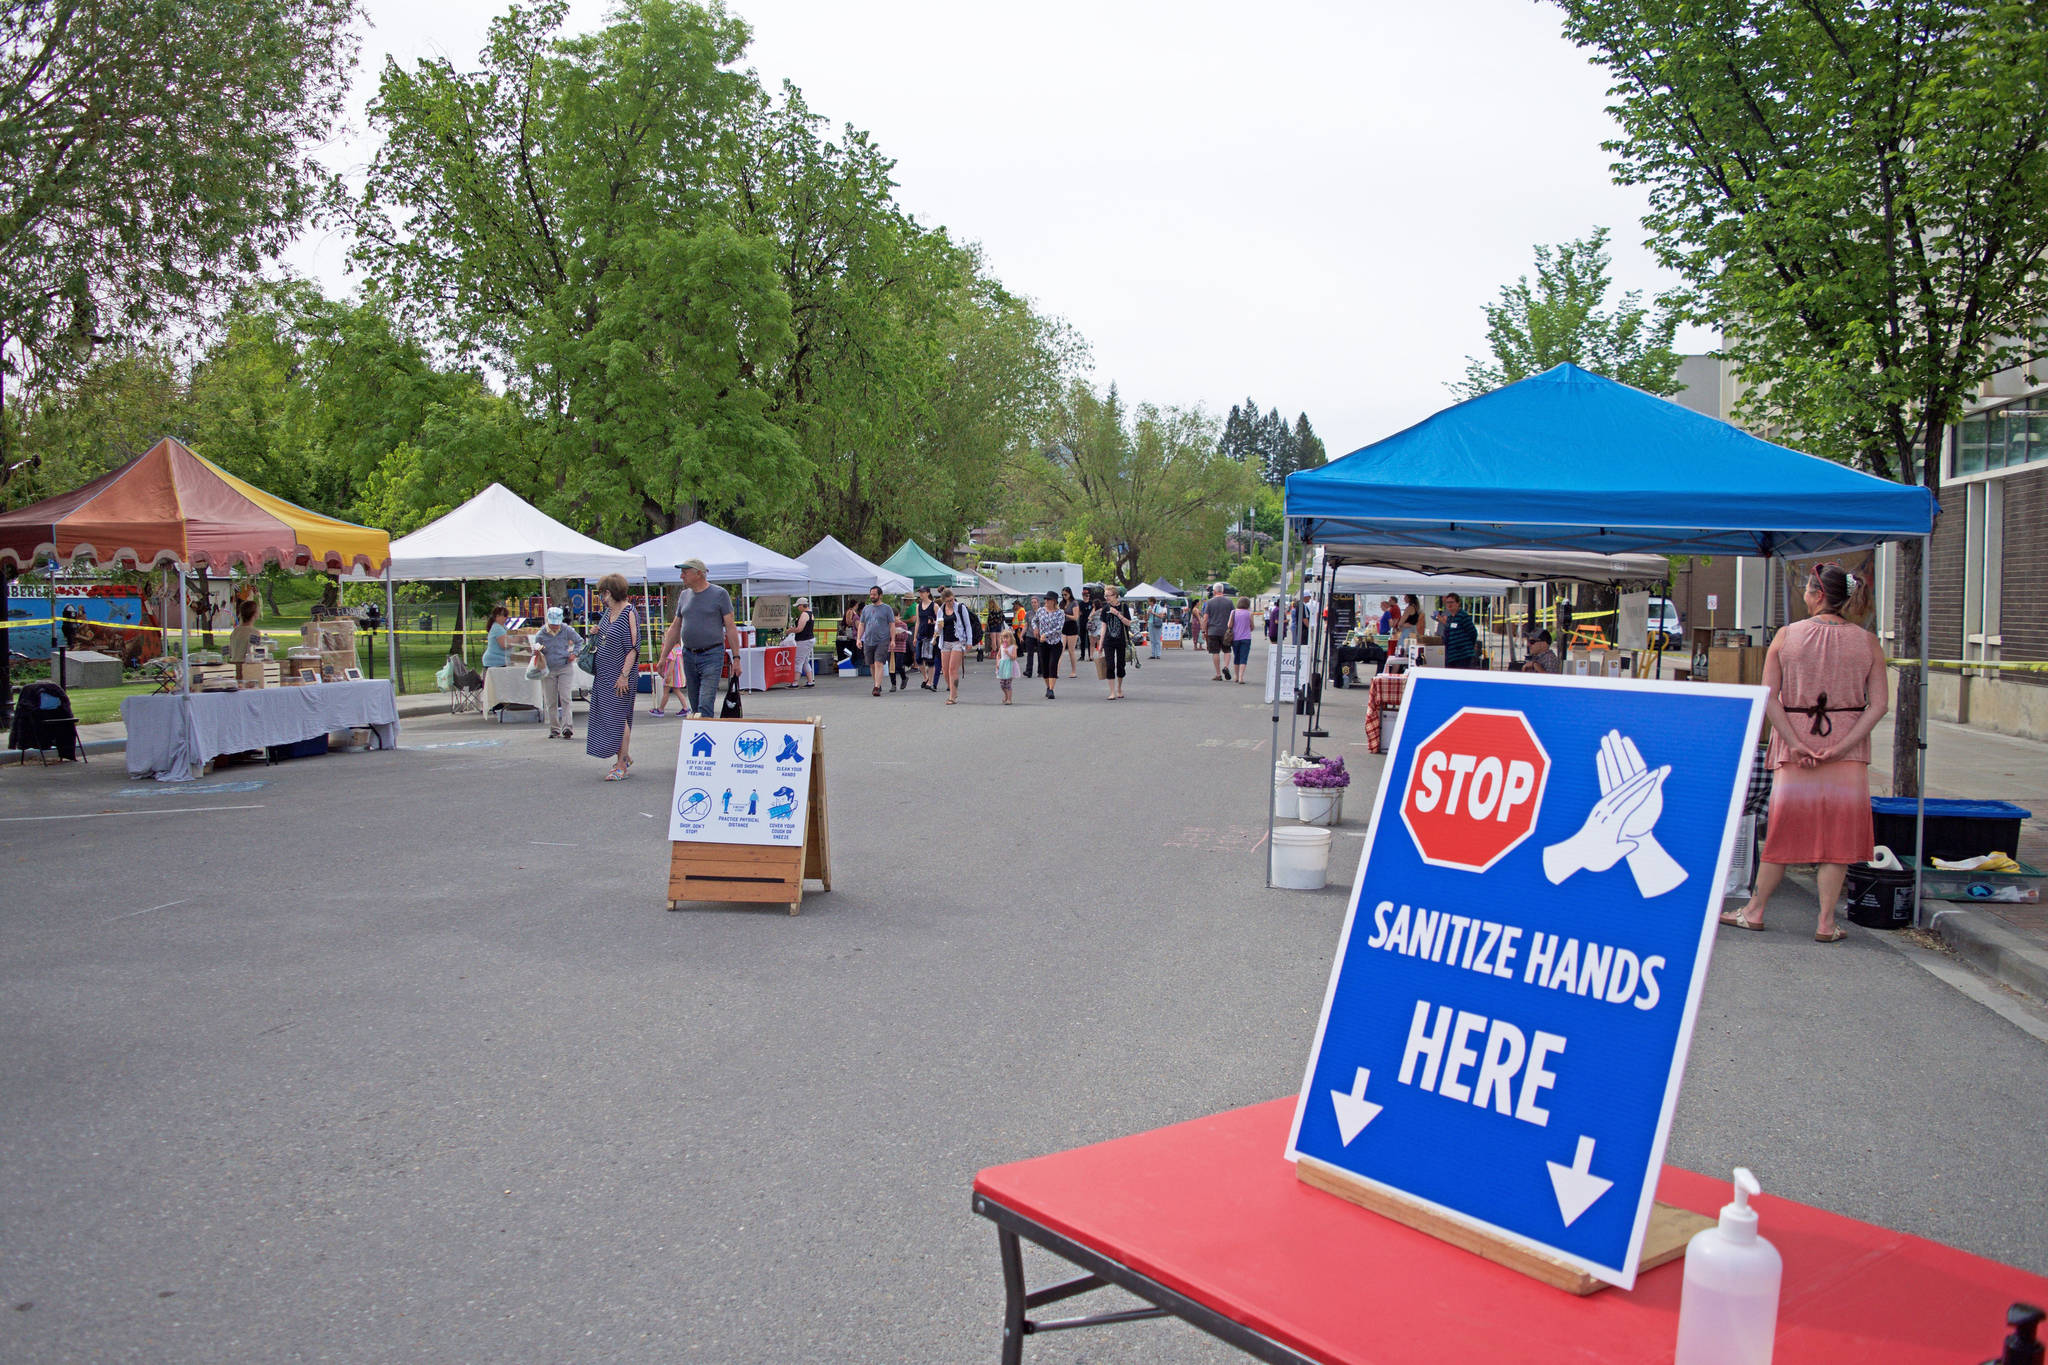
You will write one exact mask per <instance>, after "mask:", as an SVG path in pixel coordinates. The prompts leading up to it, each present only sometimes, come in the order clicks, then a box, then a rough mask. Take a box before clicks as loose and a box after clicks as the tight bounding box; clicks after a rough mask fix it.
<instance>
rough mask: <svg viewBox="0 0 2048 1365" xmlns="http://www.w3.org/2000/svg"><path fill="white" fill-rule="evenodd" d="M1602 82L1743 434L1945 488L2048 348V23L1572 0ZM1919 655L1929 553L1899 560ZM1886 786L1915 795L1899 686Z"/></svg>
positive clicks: (1707, 1)
mask: <svg viewBox="0 0 2048 1365" xmlns="http://www.w3.org/2000/svg"><path fill="white" fill-rule="evenodd" d="M1562 8H1563V10H1564V13H1565V16H1566V18H1565V32H1566V34H1567V35H1568V36H1569V37H1570V38H1571V39H1572V40H1573V41H1575V42H1577V43H1579V44H1581V45H1583V46H1585V47H1588V48H1590V49H1591V50H1592V51H1593V53H1594V55H1595V59H1596V60H1597V61H1598V62H1600V63H1602V64H1603V65H1605V66H1606V67H1607V69H1608V70H1609V71H1610V72H1611V73H1612V74H1613V77H1614V81H1615V84H1614V86H1613V92H1612V93H1613V96H1614V104H1613V106H1612V111H1613V113H1614V114H1615V116H1616V118H1617V119H1619V121H1620V124H1621V127H1622V130H1623V133H1624V137H1623V138H1622V139H1621V140H1619V141H1616V142H1614V143H1611V144H1609V149H1610V150H1611V151H1613V152H1614V153H1615V154H1616V157H1617V161H1616V164H1615V171H1616V176H1617V178H1618V179H1619V180H1620V181H1622V182H1623V183H1625V184H1631V185H1641V186H1644V187H1646V188H1647V190H1648V192H1649V197H1650V212H1649V216H1648V217H1647V218H1646V219H1645V220H1644V225H1645V226H1646V227H1647V228H1648V229H1649V230H1650V232H1651V233H1652V236H1653V244H1654V245H1655V247H1656V249H1657V251H1658V254H1659V256H1660V257H1661V258H1662V260H1663V261H1664V263H1665V264H1666V265H1667V266H1669V267H1671V268H1672V269H1674V270H1676V271H1678V272H1679V273H1680V274H1681V275H1682V276H1683V278H1684V279H1685V281H1686V282H1687V285H1688V287H1689V289H1690V291H1691V298H1690V301H1689V307H1690V308H1691V310H1692V311H1693V313H1694V314H1695V315H1696V316H1697V317H1698V318H1700V319H1701V320H1703V321H1714V322H1718V323H1720V324H1721V325H1722V326H1723V327H1724V328H1725V329H1726V330H1727V343H1726V345H1727V351H1728V354H1729V356H1730V357H1731V358H1732V359H1733V361H1734V363H1735V368H1736V371H1737V374H1738V375H1739V376H1740V377H1741V379H1742V380H1743V381H1744V382H1745V383H1746V384H1747V385H1749V392H1748V395H1747V397H1746V398H1745V400H1744V406H1745V410H1746V411H1747V413H1748V414H1749V415H1750V417H1751V418H1752V419H1753V420H1755V421H1757V422H1760V423H1767V424H1771V425H1775V426H1776V427H1777V428H1778V429H1780V430H1781V431H1783V432H1785V433H1786V435H1787V436H1788V437H1789V439H1791V440H1793V441H1796V442H1798V443H1800V444H1802V445H1804V446H1806V447H1807V448H1808V449H1811V450H1813V451H1815V452H1816V453H1819V454H1824V455H1829V456H1831V457H1833V458H1836V459H1839V460H1843V461H1846V462H1848V463H1851V464H1854V465H1856V466H1858V467H1860V468H1863V469H1867V470H1870V471H1873V472H1875V473H1879V474H1882V475H1884V476H1885V477H1888V478H1893V479H1898V480H1901V481H1904V482H1909V483H1910V482H1916V481H1917V482H1920V483H1924V484H1925V485H1926V486H1927V487H1929V488H1931V489H1937V490H1938V488H1939V484H1940V461H1939V459H1938V458H1923V456H1924V455H1925V454H1926V452H1938V451H1939V450H1940V449H1941V446H1942V441H1943V435H1944V432H1945V429H1946V427H1947V425H1948V424H1949V423H1950V422H1951V421H1953V420H1954V419H1955V418H1956V417H1957V416H1959V415H1960V412H1961V410H1962V408H1963V407H1964V405H1965V404H1966V403H1967V402H1968V400H1969V399H1970V398H1971V397H1972V396H1974V395H1975V394H1976V393H1977V392H1978V391H1979V386H1980V385H1981V384H1982V383H1983V382H1984V381H1985V380H1986V379H1987V378H1989V377H1990V376H1991V375H1993V374H1995V373H1996V372H1998V371H1999V370H2001V369H2004V368H2007V367H2009V366H2011V365H2013V364H2015V363H2016V362H2018V361H2021V360H2025V359H2029V358H2031V357H2033V356H2035V355H2038V354H2040V353H2041V351H2042V348H2043V345H2044V343H2048V335H2044V320H2048V104H2044V103H2043V101H2042V98H2041V92H2042V90H2043V89H2048V13H2044V12H2043V11H2042V9H2041V8H2040V7H2039V6H2038V5H2033V4H2029V3H2010V2H2008V0H1989V2H1982V3H1954V2H1952V0H1879V2H1877V3H1862V2H1861V0H1797V2H1796V3H1795V0H1758V2H1757V3H1752V4H1746V5H1742V6H1737V7H1731V6H1727V5H1723V4H1720V3H1715V2H1713V0H1627V3H1621V0H1567V3H1564V4H1563V5H1562ZM1900 550H1901V554H1900V556H1899V559H1900V570H1901V572H1900V574H1899V579H1900V582H1901V583H1902V585H1905V590H1904V591H1902V593H1901V594H1900V598H1899V602H1898V612H1897V615H1896V618H1895V620H1896V623H1897V626H1898V638H1899V640H1901V641H1902V642H1907V643H1908V644H1912V643H1915V642H1917V641H1918V639H1919V631H1920V609H1919V598H1918V594H1917V591H1915V589H1914V586H1913V585H1917V583H1918V581H1919V576H1920V554H1921V545H1920V542H1918V541H1908V542H1905V543H1904V544H1903V545H1901V546H1900ZM1898 693H1899V696H1898V725H1897V726H1896V727H1895V728H1896V732H1897V738H1896V740H1895V743H1894V747H1893V755H1892V772H1893V775H1894V776H1893V785H1894V789H1895V790H1896V791H1897V792H1899V793H1900V794H1902V795H1909V794H1912V793H1913V792H1916V791H1918V790H1919V781H1920V765H1919V754H1918V751H1917V749H1916V748H1915V747H1914V736H1915V734H1916V732H1917V729H1918V722H1919V714H1920V707H1921V701H1922V699H1921V697H1920V693H1919V680H1918V677H1917V675H1916V674H1915V673H1914V672H1913V671H1912V670H1901V672H1900V674H1899V678H1898Z"/></svg>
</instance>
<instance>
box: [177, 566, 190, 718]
mask: <svg viewBox="0 0 2048 1365" xmlns="http://www.w3.org/2000/svg"><path fill="white" fill-rule="evenodd" d="M178 655H179V658H178V666H179V671H180V672H181V673H182V675H183V676H184V679H185V695H186V696H188V697H189V696H191V695H192V595H191V594H190V593H188V592H187V591H186V590H185V566H184V565H183V564H180V565H178Z"/></svg>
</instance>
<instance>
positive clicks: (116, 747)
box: [0, 739, 128, 766]
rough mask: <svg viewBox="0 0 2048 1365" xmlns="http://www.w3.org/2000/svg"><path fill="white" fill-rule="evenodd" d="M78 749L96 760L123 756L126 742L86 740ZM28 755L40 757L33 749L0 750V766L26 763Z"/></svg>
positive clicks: (123, 740) (117, 740)
mask: <svg viewBox="0 0 2048 1365" xmlns="http://www.w3.org/2000/svg"><path fill="white" fill-rule="evenodd" d="M78 747H79V749H80V750H81V751H82V752H83V753H84V754H85V756H86V757H87V758H97V757H98V756H99V755H101V754H124V753H126V752H128V741H127V740H125V739H88V740H86V741H84V742H83V743H81V744H80V745H79V746H78ZM30 754H35V755H36V757H37V758H38V759H40V758H41V757H42V755H41V754H40V753H39V752H38V751H37V750H34V749H0V766H5V765H9V764H14V763H24V762H27V761H28V756H29V755H30Z"/></svg>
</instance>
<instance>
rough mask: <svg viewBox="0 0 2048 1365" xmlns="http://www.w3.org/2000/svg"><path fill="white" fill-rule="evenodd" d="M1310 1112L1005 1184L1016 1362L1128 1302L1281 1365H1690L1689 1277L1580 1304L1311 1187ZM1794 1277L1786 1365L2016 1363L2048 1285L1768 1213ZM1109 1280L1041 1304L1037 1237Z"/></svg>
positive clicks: (1935, 1249) (1260, 1116)
mask: <svg viewBox="0 0 2048 1365" xmlns="http://www.w3.org/2000/svg"><path fill="white" fill-rule="evenodd" d="M1293 1114H1294V1100H1293V1099H1292V1097H1290V1098H1287V1099H1281V1100H1274V1101H1272V1102H1270V1103H1267V1104H1259V1105H1253V1106H1251V1107H1250V1108H1247V1109H1235V1110H1231V1111H1229V1112H1227V1113H1222V1114H1215V1115H1212V1116H1210V1117H1208V1118H1203V1119H1196V1120H1194V1121H1193V1122H1190V1123H1180V1124H1175V1125H1173V1126H1172V1127H1169V1128H1159V1129H1155V1130H1153V1131H1152V1132H1149V1133H1140V1134H1137V1135H1136V1136H1134V1137H1127V1138H1118V1139H1116V1140H1115V1141H1112V1142H1103V1143H1098V1144H1096V1145H1094V1146H1092V1147H1079V1148H1076V1149H1074V1150H1073V1151H1070V1152H1060V1153H1058V1154H1056V1155H1053V1156H1045V1157H1038V1158H1036V1159H1034V1160H1031V1161H1019V1162H1015V1163H1013V1164H1011V1165H1008V1166H992V1167H990V1168H989V1169H987V1170H985V1171H983V1172H982V1173H981V1174H980V1175H978V1176H976V1177H975V1180H974V1208H975V1212H977V1213H980V1214H982V1215H983V1216H985V1217H987V1218H989V1219H991V1220H992V1221H994V1222H995V1224H996V1227H997V1230H998V1234H999V1242H1000V1246H1001V1250H1002V1255H1003V1271H1004V1279H1005V1282H1006V1284H1007V1286H1008V1289H1009V1303H1008V1307H1007V1310H1006V1314H1005V1322H1004V1336H1003V1360H1004V1361H1005V1362H1006V1365H1015V1362H1017V1361H1018V1360H1020V1359H1021V1358H1022V1352H1023V1345H1024V1338H1025V1337H1026V1336H1027V1335H1029V1334H1032V1333H1034V1332H1043V1331H1049V1330H1056V1329H1057V1328H1058V1327H1059V1326H1060V1325H1061V1324H1060V1323H1058V1322H1052V1323H1047V1322H1033V1321H1030V1320H1028V1319H1027V1317H1026V1313H1027V1311H1028V1310H1029V1309H1032V1308H1036V1307H1039V1306H1041V1305H1042V1304H1045V1303H1050V1302H1054V1301H1056V1300H1058V1299H1062V1298H1068V1297H1071V1296H1073V1295H1074V1294H1079V1293H1085V1292H1087V1291H1088V1290H1090V1289H1094V1288H1099V1287H1102V1286H1103V1285H1105V1284H1114V1285H1118V1286H1121V1287H1122V1288H1124V1289H1128V1290H1130V1291H1131V1292H1132V1293H1134V1294H1137V1295H1138V1296H1139V1297H1141V1298H1144V1299H1146V1300H1147V1301H1149V1302H1150V1303H1153V1304H1156V1305H1159V1307H1157V1308H1142V1309H1133V1310H1129V1311H1126V1312H1122V1313H1111V1314H1104V1315H1101V1316H1100V1317H1097V1318H1084V1319H1068V1320H1066V1323H1067V1324H1068V1325H1075V1326H1081V1325H1093V1324H1095V1323H1098V1322H1109V1321H1129V1320H1132V1319H1134V1318H1139V1317H1159V1316H1165V1315H1167V1314H1171V1315H1173V1316H1176V1317H1180V1318H1183V1319H1186V1320H1187V1321H1189V1322H1191V1323H1193V1324H1194V1325H1195V1326H1197V1327H1200V1328H1202V1329H1203V1330H1205V1331H1207V1332H1209V1333H1211V1334H1212V1335H1214V1336H1217V1337H1219V1338H1221V1339H1223V1340H1225V1341H1228V1342H1230V1343H1232V1344H1233V1345H1235V1346H1238V1347H1240V1348H1241V1349H1243V1350H1245V1351H1247V1352H1249V1353H1250V1354H1251V1355H1253V1356H1256V1357H1257V1358H1258V1359H1261V1360H1266V1361H1276V1362H1287V1363H1288V1365H1292V1363H1293V1362H1300V1361H1316V1362H1326V1363H1328V1362H1360V1363H1361V1365H1362V1363H1363V1362H1394V1361H1399V1362H1415V1363H1416V1365H1423V1363H1424V1362H1427V1363H1428V1365H1435V1362H1439V1361H1458V1360H1513V1361H1516V1362H1519V1363H1523V1365H1536V1363H1538V1362H1547V1361H1555V1362H1567V1361H1568V1362H1573V1365H1594V1363H1595V1362H1603V1361H1613V1362H1628V1363H1629V1365H1645V1363H1646V1362H1656V1361H1668V1360H1670V1358H1671V1352H1672V1348H1673V1346H1674V1344H1675V1342H1676V1341H1677V1336H1678V1295H1679V1288H1680V1285H1681V1283H1682V1282H1683V1276H1684V1262H1683V1261H1676V1262H1673V1263H1671V1264H1670V1265H1665V1266H1660V1267H1658V1268H1657V1269H1655V1270H1651V1271H1647V1272H1645V1273H1644V1274H1643V1275H1642V1276H1641V1278H1639V1279H1638V1280H1637V1281H1636V1287H1635V1289H1634V1290H1633V1291H1632V1292H1629V1293H1623V1292H1621V1291H1619V1290H1614V1289H1609V1290H1603V1291H1602V1292H1600V1293H1597V1294H1594V1295H1592V1296H1591V1297H1589V1298H1575V1297H1573V1296H1572V1295H1570V1294H1566V1293H1564V1292H1562V1291H1560V1290H1556V1289H1552V1288H1550V1287H1549V1286H1547V1285H1543V1284H1539V1283H1538V1282H1536V1281H1535V1280H1531V1279H1528V1278H1526V1277H1525V1276H1522V1275H1519V1274H1517V1273H1516V1272H1514V1271H1512V1270H1507V1269H1504V1268H1503V1267H1500V1266H1497V1265H1495V1264H1493V1263H1492V1262H1491V1261H1487V1260H1483V1259H1481V1258H1480V1257H1478V1256H1474V1255H1472V1254H1470V1253H1469V1252H1464V1251H1460V1250H1458V1249H1457V1248H1456V1247H1453V1246H1451V1245H1449V1244H1448V1243H1445V1242H1439V1241H1437V1240H1436V1239H1435V1238H1433V1237H1430V1236H1427V1235H1426V1234H1424V1233H1420V1232H1416V1231H1414V1230H1412V1229H1410V1228H1407V1227H1403V1226H1402V1225H1400V1224H1398V1223H1395V1222H1391V1221H1389V1220H1388V1219H1385V1218H1381V1217H1379V1216H1378V1215H1376V1214H1373V1213H1370V1212H1368V1211H1366V1210H1364V1209H1361V1208H1358V1207H1356V1206H1355V1205H1352V1204H1348V1203H1345V1202H1344V1201H1343V1200H1341V1199H1338V1198H1336V1197H1334V1196H1332V1195H1328V1194H1324V1193H1322V1192H1321V1191H1318V1190H1313V1189H1310V1188H1309V1187H1308V1186H1306V1185H1303V1184H1302V1183H1301V1182H1300V1181H1298V1180H1296V1179H1295V1177H1294V1170H1293V1168H1292V1167H1291V1166H1290V1165H1289V1164H1288V1162H1287V1161H1286V1159H1285V1158H1284V1157H1283V1156H1282V1155H1281V1153H1282V1152H1283V1151H1284V1150H1285V1149H1286V1142H1287V1129H1288V1124H1289V1123H1290V1121H1291V1120H1292V1118H1293ZM1657 1197H1658V1198H1660V1199H1662V1200H1664V1201H1665V1202H1666V1203H1671V1204H1677V1205H1679V1206H1681V1207H1684V1208H1689V1209H1696V1210H1698V1211H1700V1212H1703V1213H1713V1212H1716V1211H1717V1210H1719V1208H1720V1206H1721V1205H1722V1204H1724V1203H1726V1202H1727V1201H1728V1197H1729V1196H1728V1182H1727V1181H1726V1180H1723V1179H1720V1178H1714V1179H1709V1178H1707V1177H1706V1176H1701V1175H1695V1174H1693V1173H1692V1172H1690V1171H1681V1170H1679V1169H1677V1168H1676V1167H1673V1166H1666V1167H1665V1168H1664V1176H1663V1179H1662V1180H1660V1181H1659V1182H1658V1186H1657ZM1754 1202H1755V1205H1756V1209H1757V1212H1758V1213H1759V1215H1760V1216H1761V1217H1762V1219H1763V1233H1764V1235H1765V1236H1766V1237H1768V1238H1769V1239H1770V1240H1771V1241H1772V1242H1773V1243H1774V1244H1775V1245H1776V1246H1777V1248H1778V1250H1779V1252H1780V1253H1782V1254H1783V1256H1784V1258H1785V1278H1784V1286H1783V1289H1782V1291H1781V1294H1780V1299H1779V1308H1778V1342H1777V1351H1776V1355H1775V1358H1774V1365H1802V1363H1803V1362H1816V1365H1818V1362H1826V1365H1847V1363H1848V1362H1862V1361H1873V1362H1875V1361H1884V1362H1886V1363H1887V1365H1973V1362H1976V1361H1981V1360H1984V1359H1986V1358H1987V1357H1996V1356H1997V1355H1998V1351H1999V1345H2000V1343H2001V1342H2002V1341H2003V1339H2004V1335H2005V1329H2004V1326H2003V1324H2004V1321H2005V1311H2006V1308H2007V1306H2008V1305H2009V1304H2011V1303H2012V1302H2013V1301H2014V1300H2018V1299H2024V1300H2027V1301H2029V1302H2032V1303H2042V1302H2044V1301H2048V1278H2043V1277H2042V1276H2039V1275H2034V1274H2030V1273H2028V1272H2026V1271H2024V1270H2018V1269H2015V1268H2013V1267H2011V1266H2006V1265H2001V1264H1999V1263H1998V1262H1996V1261H1988V1260H1985V1259H1983V1258H1982V1257H1979V1256H1972V1255H1969V1254H1968V1253H1966V1252H1961V1251H1956V1250H1954V1249H1952V1248H1949V1247H1944V1246H1941V1245H1939V1244H1937V1243H1934V1242H1929V1241H1926V1240H1923V1239H1922V1238H1919V1237H1912V1236H1908V1235H1907V1234H1905V1233H1901V1232H1891V1231H1887V1230H1886V1229H1884V1228H1880V1227H1873V1226H1871V1225H1870V1224H1868V1223H1859V1222H1856V1221H1855V1220H1854V1219H1850V1218H1843V1217H1840V1216H1838V1215H1836V1214H1832V1213H1828V1212H1825V1211H1824V1210H1821V1209H1816V1208H1809V1207H1807V1206H1806V1205H1804V1204H1798V1203H1795V1202H1793V1201H1792V1200H1789V1199H1778V1198H1774V1197H1772V1196H1771V1195H1769V1194H1768V1193H1767V1194H1765V1195H1764V1196H1763V1197H1762V1198H1760V1199H1758V1200H1756V1201H1754ZM1020 1236H1022V1237H1026V1238H1029V1239H1030V1240H1031V1241H1033V1242H1036V1243H1038V1244H1039V1245H1040V1246H1043V1247H1046V1248H1047V1249H1048V1250H1051V1251H1053V1252H1054V1253H1056V1254H1058V1255H1060V1256H1062V1257H1064V1258H1066V1259H1067V1260H1069V1261H1071V1262H1073V1263H1074V1264H1076V1265H1079V1266H1080V1267H1082V1269H1084V1270H1085V1271H1088V1272H1089V1273H1088V1274H1087V1275H1084V1276H1083V1277H1082V1278H1081V1279H1079V1280H1073V1281H1068V1282H1067V1283H1066V1284H1064V1285H1055V1286H1053V1287H1051V1288H1048V1289H1041V1290H1038V1291H1036V1292H1035V1293H1026V1291H1025V1287H1024V1278H1023V1263H1022V1255H1021V1252H1020V1251H1019V1248H1018V1243H1017V1238H1018V1237H1020Z"/></svg>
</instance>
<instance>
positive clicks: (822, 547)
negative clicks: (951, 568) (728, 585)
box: [706, 536, 911, 596]
mask: <svg viewBox="0 0 2048 1365" xmlns="http://www.w3.org/2000/svg"><path fill="white" fill-rule="evenodd" d="M802 560H803V567H804V568H805V569H806V570H807V571H808V572H807V573H805V574H804V575H802V576H801V577H797V578H789V579H784V578H778V577H775V576H773V575H770V576H769V577H766V578H757V579H755V580H754V582H753V588H754V592H755V593H756V594H757V595H759V594H762V593H789V594H790V595H792V596H795V595H798V594H802V593H815V594H818V595H821V596H831V595H840V596H844V595H846V594H849V593H865V592H866V591H867V590H868V589H869V588H880V589H881V590H882V591H883V592H885V593H889V594H892V595H893V594H897V593H907V592H909V591H910V589H911V583H910V580H909V579H907V578H905V577H904V576H903V575H902V574H900V573H890V572H889V571H888V570H887V569H885V568H883V567H882V566H881V565H879V564H877V563H875V562H874V561H872V560H868V559H863V558H861V557H860V556H859V555H857V554H855V553H854V552H853V551H852V550H849V549H847V548H846V546H844V545H842V544H841V543H840V542H839V541H838V540H837V539H836V538H835V537H832V536H826V537H825V538H824V539H823V540H821V541H819V542H818V543H817V544H816V545H813V546H812V547H811V548H810V549H808V550H805V551H804V552H803V556H802ZM706 562H707V563H709V561H708V560H707V561H706ZM717 576H718V575H716V574H713V575H712V577H713V578H716V577H717Z"/></svg>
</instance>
